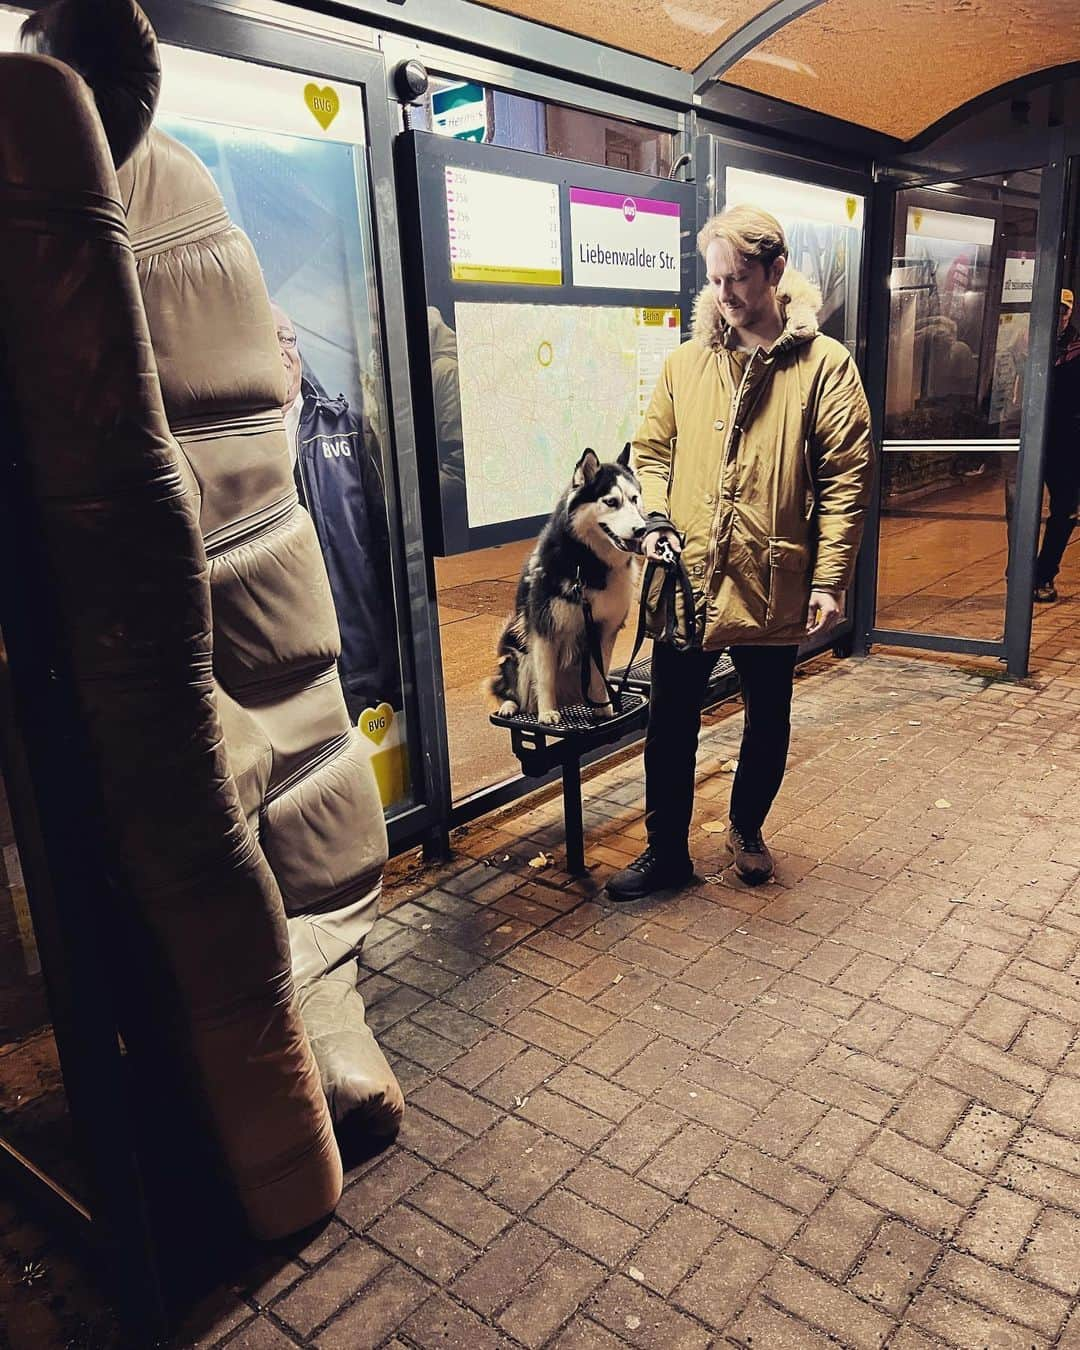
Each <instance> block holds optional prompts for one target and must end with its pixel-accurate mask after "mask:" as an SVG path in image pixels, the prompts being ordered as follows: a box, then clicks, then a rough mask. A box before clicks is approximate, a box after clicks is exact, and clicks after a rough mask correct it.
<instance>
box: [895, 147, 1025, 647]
mask: <svg viewBox="0 0 1080 1350" xmlns="http://www.w3.org/2000/svg"><path fill="white" fill-rule="evenodd" d="M1039 178H1040V175H1039V173H1038V171H1033V172H1028V173H1021V174H1015V175H1012V176H1009V177H1007V178H1003V177H1001V176H995V177H991V178H986V179H978V180H969V181H967V182H965V183H964V184H962V185H959V184H958V185H948V186H942V187H938V188H933V189H927V188H912V189H903V190H901V191H900V192H898V194H897V203H896V218H895V235H894V248H893V264H892V270H891V274H890V278H889V284H890V316H889V350H888V358H887V359H888V365H887V384H886V403H885V438H884V454H883V457H882V474H881V481H882V488H881V516H880V525H879V565H878V592H877V617H876V625H877V627H878V629H880V630H886V631H896V632H904V633H911V634H927V635H933V636H934V637H935V638H940V637H958V638H974V639H981V640H991V641H993V640H1000V639H1001V638H1002V637H1003V634H1004V628H1005V598H1006V585H1007V578H1006V571H1007V563H1008V543H1009V517H1010V513H1011V509H1012V503H1013V498H1014V494H1015V484H1016V471H1017V458H1018V450H1019V443H1020V442H1019V437H1020V430H1021V410H1022V406H1023V387H1024V385H1023V381H1024V371H1025V366H1026V360H1027V344H1028V324H1029V315H1030V307H1031V298H1032V285H1033V281H1034V272H1035V249H1036V230H1037V226H1038V198H1039Z"/></svg>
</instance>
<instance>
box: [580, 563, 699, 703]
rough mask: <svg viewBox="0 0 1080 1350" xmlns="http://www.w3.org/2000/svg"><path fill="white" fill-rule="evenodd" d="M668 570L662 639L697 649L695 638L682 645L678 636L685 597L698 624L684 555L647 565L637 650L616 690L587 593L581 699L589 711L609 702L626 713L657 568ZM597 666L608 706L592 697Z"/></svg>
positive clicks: (691, 618) (688, 612)
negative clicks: (678, 606) (678, 599)
mask: <svg viewBox="0 0 1080 1350" xmlns="http://www.w3.org/2000/svg"><path fill="white" fill-rule="evenodd" d="M658 567H662V568H663V569H664V580H663V584H662V585H661V588H660V596H659V600H658V604H657V607H658V609H659V610H660V611H661V612H662V613H663V615H664V631H663V633H662V634H661V635H660V636H659V637H658V639H657V640H658V641H660V642H670V643H672V644H673V645H675V646H678V647H679V648H680V650H682V651H688V650H689V649H690V648H692V647H693V646H694V641H693V637H689V638H687V640H686V641H685V642H680V641H679V637H678V618H677V614H676V597H677V595H681V597H682V602H683V609H684V611H685V613H686V618H687V623H688V624H689V625H691V630H692V626H693V623H694V588H693V587H692V586H691V585H690V578H689V576H687V573H686V567H685V566H684V565H683V560H682V557H681V555H680V554H673V555H671V558H670V561H661V560H659V559H656V558H650V559H649V560H648V562H647V563H646V564H645V572H644V575H643V576H642V578H641V595H640V598H639V600H638V622H637V632H636V633H635V634H634V647H633V650H632V651H631V653H630V659H629V660H628V661H627V663H626V667H625V669H624V670H623V676H622V679H621V680H620V681H619V684H618V687H616V686H615V685H614V684H613V683H612V682H611V681H610V680H609V679H608V677H607V676H606V675H605V674H604V657H603V652H602V651H601V649H600V633H599V630H598V629H597V626H596V621H595V620H594V619H593V616H592V606H591V605H590V604H589V601H588V599H587V598H586V596H585V594H584V592H582V596H581V615H582V619H583V621H584V625H585V651H584V652H583V654H582V661H581V697H582V701H583V702H584V704H585V706H586V707H587V708H605V707H607V703H610V704H611V707H612V708H613V709H614V711H615V712H622V700H623V694H625V692H626V682H627V680H628V679H629V678H630V672H631V670H633V668H634V662H635V661H636V660H637V658H638V653H639V652H640V651H641V648H642V645H643V644H644V642H645V637H646V629H647V627H648V620H649V611H648V602H649V588H650V586H651V584H652V580H653V578H654V577H655V576H656V569H657V568H658ZM594 665H595V667H596V669H597V671H598V672H599V675H600V678H601V680H602V681H603V683H604V689H605V691H606V693H607V695H608V699H607V703H596V702H594V701H593V700H592V698H590V697H589V687H590V685H591V683H592V680H591V675H592V667H593V666H594Z"/></svg>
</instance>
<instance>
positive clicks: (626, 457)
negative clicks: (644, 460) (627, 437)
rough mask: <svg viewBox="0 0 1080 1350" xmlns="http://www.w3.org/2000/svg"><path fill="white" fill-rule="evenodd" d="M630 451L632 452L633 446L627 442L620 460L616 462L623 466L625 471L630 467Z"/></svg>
mask: <svg viewBox="0 0 1080 1350" xmlns="http://www.w3.org/2000/svg"><path fill="white" fill-rule="evenodd" d="M630 450H631V445H630V442H629V441H627V442H626V444H625V445H624V446H623V448H622V454H621V455H620V456H619V458H618V460H617V461H616V462H617V463H619V464H621V465H622V466H623V468H624V469H628V468H629V467H630Z"/></svg>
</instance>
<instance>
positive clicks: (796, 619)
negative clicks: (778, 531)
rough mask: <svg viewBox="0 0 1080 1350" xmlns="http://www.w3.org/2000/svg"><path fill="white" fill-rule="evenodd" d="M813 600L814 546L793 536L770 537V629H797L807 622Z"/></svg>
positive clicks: (768, 619)
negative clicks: (792, 538) (812, 548)
mask: <svg viewBox="0 0 1080 1350" xmlns="http://www.w3.org/2000/svg"><path fill="white" fill-rule="evenodd" d="M809 600H810V549H809V548H808V547H807V545H806V544H796V543H793V542H792V541H791V540H790V539H770V540H769V606H768V610H767V612H766V616H765V626H766V627H767V628H793V627H796V626H800V625H802V624H804V623H805V622H806V607H807V604H808V603H809Z"/></svg>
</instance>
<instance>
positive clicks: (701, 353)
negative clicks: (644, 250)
mask: <svg viewBox="0 0 1080 1350" xmlns="http://www.w3.org/2000/svg"><path fill="white" fill-rule="evenodd" d="M777 299H778V300H779V302H780V305H781V310H782V312H783V316H784V331H783V333H781V335H780V337H779V338H777V340H776V342H775V343H774V344H773V346H772V347H771V348H770V350H769V351H767V352H766V351H764V350H762V349H760V348H759V349H758V350H757V351H756V352H754V353H753V354H752V355H749V354H746V353H737V352H735V351H733V350H732V347H733V346H734V344H735V337H734V333H733V331H732V330H731V328H730V327H729V326H728V324H727V323H726V321H725V320H724V319H723V317H722V316H721V314H720V310H719V307H718V306H717V303H716V300H715V297H714V295H713V293H712V290H711V288H710V287H706V288H705V289H704V290H703V291H702V292H701V294H700V295H699V296H698V299H697V304H696V305H695V309H694V336H693V337H692V338H691V339H690V341H689V342H684V343H683V344H682V346H681V347H679V348H678V350H677V351H674V352H672V353H671V354H670V355H669V356H668V358H667V360H666V361H665V363H664V370H663V374H662V375H661V377H660V380H659V383H658V384H657V386H656V391H655V393H654V394H653V397H652V402H651V403H650V404H649V410H648V412H647V413H646V415H645V420H644V422H643V423H642V426H641V430H640V431H639V432H638V436H637V439H636V440H635V441H634V466H635V469H636V471H637V475H638V478H639V480H640V482H641V488H642V494H643V498H644V507H645V510H646V511H647V512H659V513H661V514H663V515H665V516H668V517H670V519H671V521H672V523H673V524H674V525H675V527H676V529H678V530H679V532H680V533H681V534H683V535H684V536H685V539H686V546H685V549H684V552H683V562H684V563H685V565H686V569H687V572H688V574H689V577H690V583H691V585H692V587H693V590H694V602H695V611H696V612H695V618H696V623H697V638H698V640H699V641H701V642H702V643H703V645H704V647H705V648H706V650H709V651H715V650H717V649H719V648H721V647H726V646H729V645H732V644H736V643H772V644H781V643H795V642H798V641H799V640H800V639H801V638H803V637H805V636H806V618H807V605H808V602H809V598H810V591H811V588H813V589H819V590H829V591H843V590H846V588H847V587H848V586H849V585H850V583H851V579H852V574H853V572H854V568H855V557H856V554H857V552H858V548H859V539H860V536H861V534H862V525H863V516H864V513H865V511H866V505H867V502H868V500H869V495H870V479H871V470H872V464H873V445H872V441H871V437H870V411H869V408H868V407H867V403H866V396H865V394H864V393H863V387H862V381H861V380H860V379H859V372H858V370H857V369H856V366H855V362H854V361H853V360H852V358H851V355H850V353H849V352H848V350H847V348H846V347H844V346H843V344H842V343H839V342H837V341H835V340H834V339H833V338H830V337H826V336H825V335H824V334H823V333H821V332H820V331H819V330H818V324H817V311H818V308H819V307H820V304H821V294H820V292H819V291H818V290H817V288H816V287H815V286H813V285H812V284H811V283H810V282H809V281H807V279H806V278H805V277H803V276H802V275H801V274H800V273H798V272H796V271H795V270H794V269H793V268H790V267H789V268H788V269H787V270H786V271H785V272H784V275H783V277H782V278H781V281H780V285H779V288H778V290H777Z"/></svg>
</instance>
